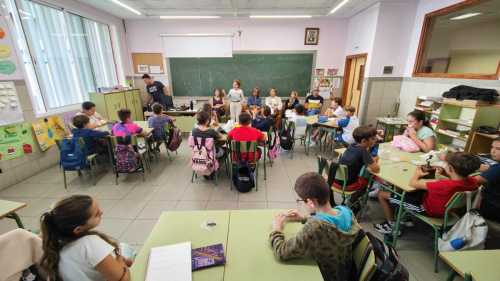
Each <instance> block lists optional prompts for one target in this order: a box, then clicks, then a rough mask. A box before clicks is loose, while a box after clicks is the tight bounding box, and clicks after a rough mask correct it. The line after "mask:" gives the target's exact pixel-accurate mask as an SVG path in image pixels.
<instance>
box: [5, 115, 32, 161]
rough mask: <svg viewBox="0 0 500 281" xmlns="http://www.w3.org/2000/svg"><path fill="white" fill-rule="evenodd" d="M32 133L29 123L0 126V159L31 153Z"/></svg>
mask: <svg viewBox="0 0 500 281" xmlns="http://www.w3.org/2000/svg"><path fill="white" fill-rule="evenodd" d="M33 146H34V142H33V135H32V133H31V126H30V124H29V123H21V124H16V125H9V126H2V127H0V160H10V159H14V158H18V157H21V156H23V155H25V154H30V153H33Z"/></svg>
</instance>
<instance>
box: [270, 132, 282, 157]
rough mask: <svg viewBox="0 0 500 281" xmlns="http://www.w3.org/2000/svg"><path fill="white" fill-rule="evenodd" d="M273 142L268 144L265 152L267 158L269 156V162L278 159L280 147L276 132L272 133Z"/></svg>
mask: <svg viewBox="0 0 500 281" xmlns="http://www.w3.org/2000/svg"><path fill="white" fill-rule="evenodd" d="M273 138H274V139H273V142H272V144H271V143H270V144H269V150H268V151H267V156H269V160H271V161H273V160H274V159H276V158H278V156H279V155H280V152H281V149H280V148H281V147H280V137H279V136H278V134H277V133H276V130H275V131H274V137H273Z"/></svg>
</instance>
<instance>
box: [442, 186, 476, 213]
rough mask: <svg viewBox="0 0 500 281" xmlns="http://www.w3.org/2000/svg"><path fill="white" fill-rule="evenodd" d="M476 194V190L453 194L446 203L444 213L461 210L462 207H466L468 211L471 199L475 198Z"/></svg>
mask: <svg viewBox="0 0 500 281" xmlns="http://www.w3.org/2000/svg"><path fill="white" fill-rule="evenodd" d="M477 192H478V191H477V190H474V191H463V192H455V194H453V196H452V197H451V198H450V200H448V202H447V203H446V211H449V210H454V209H462V208H464V207H467V209H468V210H469V209H470V207H471V205H472V198H474V196H476V194H477Z"/></svg>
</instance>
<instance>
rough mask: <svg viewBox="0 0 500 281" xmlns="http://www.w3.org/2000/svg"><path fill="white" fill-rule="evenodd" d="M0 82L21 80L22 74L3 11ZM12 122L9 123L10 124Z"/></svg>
mask: <svg viewBox="0 0 500 281" xmlns="http://www.w3.org/2000/svg"><path fill="white" fill-rule="evenodd" d="M0 12H2V15H1V16H0V80H4V81H5V80H21V79H23V73H22V71H21V69H20V67H19V60H18V56H17V54H16V50H15V48H14V44H13V40H12V36H11V33H10V29H9V25H8V23H7V21H6V20H5V19H6V18H8V17H5V16H4V14H3V13H5V14H7V13H6V12H4V10H3V9H0ZM12 123H13V122H10V124H12Z"/></svg>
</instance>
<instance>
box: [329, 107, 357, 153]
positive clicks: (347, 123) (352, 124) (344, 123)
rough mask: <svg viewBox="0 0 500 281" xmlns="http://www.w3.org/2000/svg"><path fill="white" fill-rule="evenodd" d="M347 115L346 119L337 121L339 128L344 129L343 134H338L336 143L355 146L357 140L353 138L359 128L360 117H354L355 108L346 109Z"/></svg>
mask: <svg viewBox="0 0 500 281" xmlns="http://www.w3.org/2000/svg"><path fill="white" fill-rule="evenodd" d="M345 113H346V114H345V117H344V118H342V119H339V120H337V126H339V127H340V128H342V134H341V135H340V134H338V135H337V136H336V138H335V141H337V142H340V143H347V144H353V143H354V141H355V140H354V138H353V136H352V132H353V131H354V129H356V128H357V127H359V120H358V117H356V116H355V115H354V113H356V108H354V106H348V107H346V109H345Z"/></svg>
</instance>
